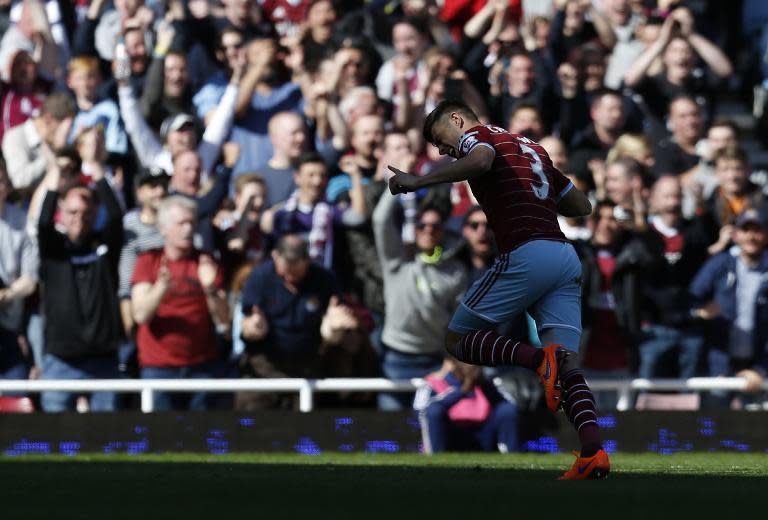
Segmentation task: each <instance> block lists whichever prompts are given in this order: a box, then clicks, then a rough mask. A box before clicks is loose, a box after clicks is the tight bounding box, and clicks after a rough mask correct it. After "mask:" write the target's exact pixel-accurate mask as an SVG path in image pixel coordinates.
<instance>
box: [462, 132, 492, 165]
mask: <svg viewBox="0 0 768 520" xmlns="http://www.w3.org/2000/svg"><path fill="white" fill-rule="evenodd" d="M478 146H485V147H487V148H490V149H491V150H492V151H493V153H494V154H496V148H495V147H494V146H493V144H492V142H491V137H490V131H489V130H488V129H487V128H486V127H484V126H476V127H474V128H471V129H469V130H468V131H467V132H466V133H464V135H462V136H461V139H459V157H466V156H467V155H469V154H470V153H472V150H474V149H475V148H477V147H478Z"/></svg>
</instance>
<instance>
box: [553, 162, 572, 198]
mask: <svg viewBox="0 0 768 520" xmlns="http://www.w3.org/2000/svg"><path fill="white" fill-rule="evenodd" d="M552 187H553V188H554V193H555V202H560V199H562V198H563V197H564V196H565V194H566V193H568V192H569V191H571V190H572V189H573V187H574V186H573V183H572V182H571V180H570V179H569V178H568V177H566V176H565V175H563V173H562V172H561V171H560V170H558V169H557V168H555V167H554V166H553V167H552Z"/></svg>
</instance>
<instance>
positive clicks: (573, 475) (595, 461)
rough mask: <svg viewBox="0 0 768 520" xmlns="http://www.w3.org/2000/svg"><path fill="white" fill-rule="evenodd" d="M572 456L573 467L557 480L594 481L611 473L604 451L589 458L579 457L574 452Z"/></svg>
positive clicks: (609, 463)
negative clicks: (574, 457)
mask: <svg viewBox="0 0 768 520" xmlns="http://www.w3.org/2000/svg"><path fill="white" fill-rule="evenodd" d="M573 454H574V455H576V462H574V463H573V467H571V469H569V470H568V471H566V472H565V473H563V476H561V477H558V479H557V480H596V479H601V478H605V477H607V476H608V473H609V472H610V471H611V462H610V461H609V460H608V454H607V453H606V452H605V450H599V451H598V452H597V453H595V454H594V455H592V456H591V457H580V456H579V454H578V453H576V452H573Z"/></svg>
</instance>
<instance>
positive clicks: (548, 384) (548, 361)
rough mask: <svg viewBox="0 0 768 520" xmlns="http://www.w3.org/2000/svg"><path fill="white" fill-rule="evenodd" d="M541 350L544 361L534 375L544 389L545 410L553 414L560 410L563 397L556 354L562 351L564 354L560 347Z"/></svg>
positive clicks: (549, 346) (548, 347)
mask: <svg viewBox="0 0 768 520" xmlns="http://www.w3.org/2000/svg"><path fill="white" fill-rule="evenodd" d="M541 350H542V351H543V352H544V361H542V362H541V365H539V368H537V369H536V373H537V374H538V375H539V382H540V383H541V386H543V387H544V398H545V399H546V402H547V408H549V411H550V412H552V413H555V412H556V411H557V409H558V408H560V405H561V404H562V397H563V388H562V386H561V385H560V370H559V367H558V361H559V359H558V352H560V351H562V352H563V353H565V349H564V348H563V347H562V346H560V345H547V346H546V347H544V348H542V349H541ZM561 355H562V354H561Z"/></svg>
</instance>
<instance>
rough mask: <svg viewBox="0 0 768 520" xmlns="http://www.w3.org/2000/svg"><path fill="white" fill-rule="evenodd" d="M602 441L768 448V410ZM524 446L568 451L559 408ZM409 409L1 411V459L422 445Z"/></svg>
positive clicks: (617, 424)
mask: <svg viewBox="0 0 768 520" xmlns="http://www.w3.org/2000/svg"><path fill="white" fill-rule="evenodd" d="M600 425H601V427H602V431H603V440H604V444H605V446H606V448H607V449H608V450H609V451H611V452H615V451H622V452H656V453H674V452H684V451H731V452H739V451H741V452H768V436H766V435H765V432H766V431H768V412H734V411H728V410H717V411H710V412H703V411H699V412H655V411H654V412H652V411H644V412H638V411H631V412H618V413H614V414H605V415H603V416H601V417H600ZM521 440H522V445H523V449H525V450H527V451H537V452H561V451H562V452H568V451H570V450H572V449H576V448H577V442H576V436H575V435H574V433H573V430H572V428H571V426H570V424H568V423H567V421H566V420H565V418H564V416H563V415H562V414H558V415H557V416H551V415H549V414H547V413H546V412H532V413H526V414H524V415H523V416H522V417H521ZM420 447H421V437H420V429H419V423H418V421H417V420H416V417H415V416H414V415H413V414H412V413H407V412H402V413H401V412H387V413H384V412H378V411H360V410H355V411H349V412H344V411H316V412H313V413H309V414H302V413H291V412H259V413H234V412H205V413H153V414H142V413H138V412H136V413H134V412H122V413H115V414H97V413H93V414H74V413H73V414H28V415H25V414H4V415H0V449H2V453H3V455H5V456H16V455H24V454H32V453H40V454H43V453H44V454H56V453H61V454H66V455H77V454H79V453H135V454H138V453H163V452H197V453H212V454H225V453H230V452H298V453H305V454H310V455H311V454H319V453H322V452H418V451H419V450H420Z"/></svg>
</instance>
